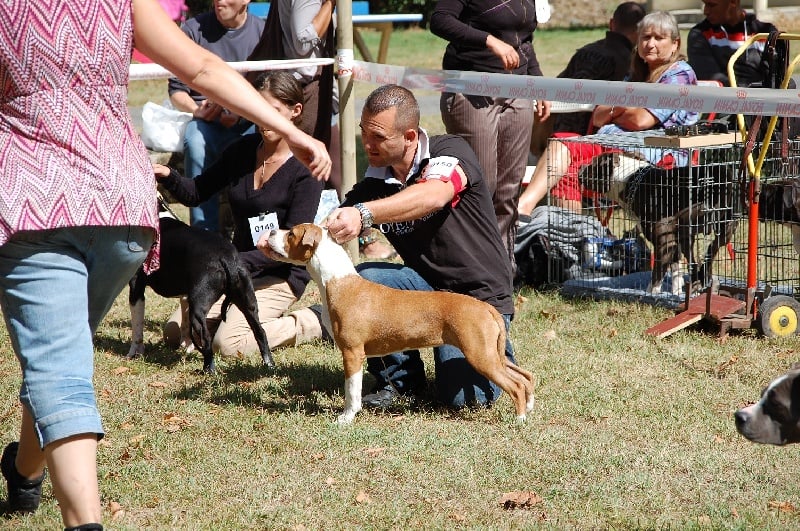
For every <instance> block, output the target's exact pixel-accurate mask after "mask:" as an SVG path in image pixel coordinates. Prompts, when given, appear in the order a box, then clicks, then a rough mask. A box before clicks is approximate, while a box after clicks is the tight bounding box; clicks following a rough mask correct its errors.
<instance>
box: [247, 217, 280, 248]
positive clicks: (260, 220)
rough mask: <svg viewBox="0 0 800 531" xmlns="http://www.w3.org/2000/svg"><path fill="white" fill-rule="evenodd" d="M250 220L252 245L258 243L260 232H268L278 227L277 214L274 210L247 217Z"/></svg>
mask: <svg viewBox="0 0 800 531" xmlns="http://www.w3.org/2000/svg"><path fill="white" fill-rule="evenodd" d="M247 221H248V222H250V235H251V236H252V238H253V245H257V244H258V239H259V238H260V237H261V233H263V232H265V231H266V232H269V231H271V230H275V229H277V228H278V215H277V214H276V213H275V212H271V213H269V214H259V215H258V216H253V217H252V218H248V219H247Z"/></svg>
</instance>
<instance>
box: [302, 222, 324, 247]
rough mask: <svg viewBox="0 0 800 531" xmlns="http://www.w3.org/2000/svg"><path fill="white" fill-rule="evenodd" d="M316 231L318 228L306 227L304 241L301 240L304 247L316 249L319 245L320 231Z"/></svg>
mask: <svg viewBox="0 0 800 531" xmlns="http://www.w3.org/2000/svg"><path fill="white" fill-rule="evenodd" d="M314 229H316V227H305V230H304V232H303V239H302V240H301V242H302V243H303V245H307V246H309V247H314V246H315V245H317V244H318V243H319V240H320V231H319V230H314Z"/></svg>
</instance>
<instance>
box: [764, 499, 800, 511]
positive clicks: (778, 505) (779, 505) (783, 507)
mask: <svg viewBox="0 0 800 531" xmlns="http://www.w3.org/2000/svg"><path fill="white" fill-rule="evenodd" d="M767 507H768V508H770V509H777V510H779V511H780V512H782V513H793V512H795V511H796V510H797V509H795V507H794V504H792V503H791V502H781V501H770V502H767Z"/></svg>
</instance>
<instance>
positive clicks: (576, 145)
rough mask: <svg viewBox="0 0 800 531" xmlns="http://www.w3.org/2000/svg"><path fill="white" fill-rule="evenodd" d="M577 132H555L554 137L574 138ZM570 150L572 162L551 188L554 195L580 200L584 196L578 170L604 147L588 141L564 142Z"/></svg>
mask: <svg viewBox="0 0 800 531" xmlns="http://www.w3.org/2000/svg"><path fill="white" fill-rule="evenodd" d="M577 136H581V135H578V134H576V133H554V134H553V138H559V139H568V138H574V137H577ZM563 144H564V146H565V147H566V148H567V151H568V152H569V157H570V162H569V166H568V167H567V171H566V173H565V174H564V176H563V177H561V179H560V180H559V181H558V182H557V183H556V185H555V186H553V188H552V189H551V190H550V193H551V194H552V195H553V196H554V197H559V198H561V199H564V200H567V201H580V200H581V197H582V195H583V194H582V189H581V185H580V183H579V182H578V170H579V169H580V168H581V167H582V166H584V165H586V164H589V162H591V160H592V158H594V157H595V156H597V155H599V154H600V153H602V147H601V146H600V145H598V144H589V143H586V142H568V141H564V142H563Z"/></svg>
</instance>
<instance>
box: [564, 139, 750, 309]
mask: <svg viewBox="0 0 800 531" xmlns="http://www.w3.org/2000/svg"><path fill="white" fill-rule="evenodd" d="M731 173H732V172H731V170H730V167H729V165H727V164H723V165H717V166H712V167H704V166H693V167H678V168H674V169H669V170H666V169H663V168H660V167H657V166H654V165H652V164H650V163H649V162H647V161H646V160H644V159H642V158H641V157H639V156H637V155H636V154H631V153H621V152H608V153H602V154H600V155H598V156H596V157H594V159H592V162H591V163H589V164H587V165H586V166H584V167H583V168H581V169H580V171H579V173H578V179H579V181H580V183H581V184H582V185H583V186H584V187H585V188H587V189H588V190H591V191H595V192H598V193H600V194H602V195H604V196H606V197H608V198H610V199H612V200H614V201H615V202H617V203H619V205H620V206H621V207H622V208H623V209H624V210H625V211H626V212H628V213H629V214H631V215H632V216H634V217H635V218H636V219H637V221H638V224H639V227H640V229H641V232H642V235H643V236H644V237H645V238H646V239H647V240H648V241H649V242H650V243H651V244H652V245H653V249H654V254H655V266H654V267H653V272H652V277H651V279H650V284H649V286H648V288H647V291H648V293H660V292H661V283H662V280H663V278H664V275H665V274H666V273H667V271H670V272H671V276H672V293H673V294H675V295H680V294H681V293H682V292H683V274H682V273H681V270H680V269H681V268H680V261H681V257H682V256H685V257H686V259H687V260H688V261H689V263H690V264H692V266H693V267H692V274H691V282H692V285H691V286H690V289H692V291H695V290H697V289H699V288H701V287H703V286H708V285H709V284H710V282H711V262H712V261H713V260H714V258H715V257H716V255H717V252H718V251H719V249H720V248H721V247H724V246H725V245H727V243H728V242H729V241H730V239H731V237H732V235H733V231H734V229H735V228H736V220H735V218H734V199H733V198H734V197H735V196H734V194H733V193H732V191H731V190H730V187H731V178H732V175H731ZM700 233H702V234H712V233H713V234H714V237H713V239H711V241H710V242H709V244H708V247H707V249H706V252H705V256H704V257H703V261H702V263H701V264H697V263H696V262H695V259H694V256H693V255H694V251H693V247H694V240H695V238H696V236H697V235H698V234H700Z"/></svg>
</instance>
